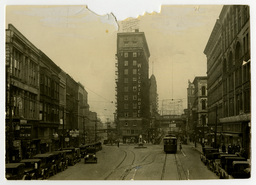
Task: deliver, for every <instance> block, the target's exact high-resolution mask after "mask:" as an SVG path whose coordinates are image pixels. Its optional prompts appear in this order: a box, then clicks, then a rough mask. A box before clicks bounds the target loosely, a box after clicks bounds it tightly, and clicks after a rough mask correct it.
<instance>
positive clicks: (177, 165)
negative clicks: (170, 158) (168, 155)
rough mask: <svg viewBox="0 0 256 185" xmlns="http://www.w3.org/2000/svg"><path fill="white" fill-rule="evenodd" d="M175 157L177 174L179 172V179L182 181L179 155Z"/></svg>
mask: <svg viewBox="0 0 256 185" xmlns="http://www.w3.org/2000/svg"><path fill="white" fill-rule="evenodd" d="M174 157H175V163H176V167H177V172H178V178H179V180H182V179H181V173H180V170H179V164H178V160H177V154H175V155H174Z"/></svg>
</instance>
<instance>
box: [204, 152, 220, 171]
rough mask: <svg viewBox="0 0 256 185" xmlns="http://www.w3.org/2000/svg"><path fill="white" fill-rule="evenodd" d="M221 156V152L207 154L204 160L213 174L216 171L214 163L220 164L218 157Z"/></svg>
mask: <svg viewBox="0 0 256 185" xmlns="http://www.w3.org/2000/svg"><path fill="white" fill-rule="evenodd" d="M221 154H223V153H222V152H213V153H209V154H208V157H207V159H206V164H207V167H208V168H209V169H210V170H211V171H213V172H214V173H215V171H216V166H215V164H216V163H220V155H221Z"/></svg>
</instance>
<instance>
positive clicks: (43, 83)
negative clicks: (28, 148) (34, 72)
mask: <svg viewBox="0 0 256 185" xmlns="http://www.w3.org/2000/svg"><path fill="white" fill-rule="evenodd" d="M40 52H41V51H40ZM40 55H41V62H40V80H39V81H40V109H39V111H40V122H39V124H38V130H37V133H38V139H40V140H41V142H40V145H41V146H40V149H41V151H42V152H43V153H44V152H48V151H51V150H54V149H58V148H56V147H57V146H56V147H55V140H52V139H53V134H54V133H57V132H58V127H59V124H60V119H59V103H60V99H59V84H60V79H59V76H58V75H59V73H60V72H61V69H60V68H59V67H58V66H57V65H56V64H55V63H54V62H53V61H52V60H51V59H50V58H49V57H48V56H46V55H45V54H44V53H43V52H41V53H40Z"/></svg>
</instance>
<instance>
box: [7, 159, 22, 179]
mask: <svg viewBox="0 0 256 185" xmlns="http://www.w3.org/2000/svg"><path fill="white" fill-rule="evenodd" d="M5 169H6V172H5V177H6V179H7V180H25V178H26V175H25V174H24V169H25V164H24V163H7V164H6V165H5Z"/></svg>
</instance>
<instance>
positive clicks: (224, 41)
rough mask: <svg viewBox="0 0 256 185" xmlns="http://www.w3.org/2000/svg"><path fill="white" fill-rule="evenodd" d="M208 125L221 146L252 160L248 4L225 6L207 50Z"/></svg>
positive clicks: (205, 51)
mask: <svg viewBox="0 0 256 185" xmlns="http://www.w3.org/2000/svg"><path fill="white" fill-rule="evenodd" d="M204 53H205V55H206V56H207V76H208V111H209V125H214V124H216V127H217V129H216V136H215V139H217V143H218V144H219V145H222V144H223V145H225V146H227V145H237V146H239V147H240V148H241V151H243V152H244V153H245V156H246V157H250V155H249V154H250V127H251V114H250V112H251V109H250V107H251V104H250V99H251V94H250V90H251V81H250V15H249V6H247V5H225V6H223V9H222V11H221V13H220V16H219V19H218V20H217V21H216V24H215V26H214V28H213V31H212V33H211V35H210V38H209V40H208V43H207V45H206V47H205V50H204Z"/></svg>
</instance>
